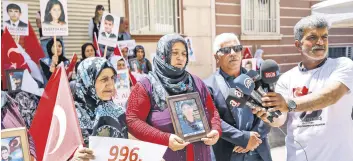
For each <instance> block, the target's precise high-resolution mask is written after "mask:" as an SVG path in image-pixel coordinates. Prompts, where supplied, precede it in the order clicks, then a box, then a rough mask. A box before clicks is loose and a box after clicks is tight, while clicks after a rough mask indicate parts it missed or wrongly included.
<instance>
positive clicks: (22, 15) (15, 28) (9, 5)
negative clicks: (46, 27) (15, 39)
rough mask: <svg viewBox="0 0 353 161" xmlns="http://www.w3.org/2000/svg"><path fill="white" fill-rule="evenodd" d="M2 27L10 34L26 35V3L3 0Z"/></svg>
mask: <svg viewBox="0 0 353 161" xmlns="http://www.w3.org/2000/svg"><path fill="white" fill-rule="evenodd" d="M2 11H3V13H2V15H3V27H4V28H3V29H4V30H5V27H7V29H8V30H9V32H10V33H11V35H23V36H28V5H27V4H24V3H17V2H10V1H3V9H2Z"/></svg>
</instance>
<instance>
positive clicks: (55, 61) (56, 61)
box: [51, 54, 59, 66]
mask: <svg viewBox="0 0 353 161" xmlns="http://www.w3.org/2000/svg"><path fill="white" fill-rule="evenodd" d="M51 60H52V63H54V65H55V66H56V65H58V61H59V57H58V56H57V55H56V54H54V55H53V56H52V57H51Z"/></svg>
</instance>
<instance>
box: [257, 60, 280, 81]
mask: <svg viewBox="0 0 353 161" xmlns="http://www.w3.org/2000/svg"><path fill="white" fill-rule="evenodd" d="M279 74H280V72H279V66H278V64H277V62H275V61H274V60H272V59H267V60H265V61H264V62H263V63H262V65H261V67H260V76H261V79H262V81H263V82H264V83H267V84H273V83H276V82H277V81H278V79H279Z"/></svg>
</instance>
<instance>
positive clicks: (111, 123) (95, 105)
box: [74, 57, 127, 144]
mask: <svg viewBox="0 0 353 161" xmlns="http://www.w3.org/2000/svg"><path fill="white" fill-rule="evenodd" d="M106 68H111V69H112V70H113V71H114V73H115V75H116V72H115V70H114V68H113V66H112V65H111V64H110V63H109V62H108V61H107V60H106V59H104V58H99V57H92V58H87V59H85V60H84V61H82V62H81V63H80V65H79V66H78V70H77V71H78V73H77V81H76V91H75V94H74V99H75V107H76V111H77V115H78V119H79V122H80V127H81V130H82V135H83V138H84V142H85V144H88V136H105V137H116V138H127V126H126V122H125V118H126V116H125V113H124V110H123V108H122V107H120V106H117V105H116V104H114V103H113V101H112V100H109V101H103V100H101V99H100V98H99V97H98V95H97V93H96V88H95V83H96V80H97V78H98V76H99V74H100V73H101V72H102V70H103V69H106Z"/></svg>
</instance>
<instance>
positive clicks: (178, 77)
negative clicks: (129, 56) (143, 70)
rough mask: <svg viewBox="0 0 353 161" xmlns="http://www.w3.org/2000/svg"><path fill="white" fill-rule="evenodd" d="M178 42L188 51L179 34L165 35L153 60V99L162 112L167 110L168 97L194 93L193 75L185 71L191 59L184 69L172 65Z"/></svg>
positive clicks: (159, 42) (151, 73) (150, 75)
mask: <svg viewBox="0 0 353 161" xmlns="http://www.w3.org/2000/svg"><path fill="white" fill-rule="evenodd" d="M176 42H181V43H183V44H184V45H185V49H186V50H187V45H186V42H185V40H184V38H183V37H181V36H180V35H178V34H168V35H165V36H163V37H162V38H161V39H160V40H159V41H158V44H157V51H156V56H155V58H154V59H153V66H154V70H153V72H150V73H149V77H150V80H151V83H152V86H153V99H154V101H155V103H156V104H157V105H158V107H159V108H160V110H164V109H166V108H167V103H166V97H167V96H168V95H178V94H182V93H187V92H192V91H194V88H193V80H192V78H191V75H190V74H189V73H188V72H187V71H185V68H186V65H187V64H188V60H189V58H187V60H186V64H185V67H184V68H182V69H180V68H176V67H173V66H172V65H171V64H170V63H171V57H172V47H173V45H174V43H176ZM187 55H188V54H187Z"/></svg>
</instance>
